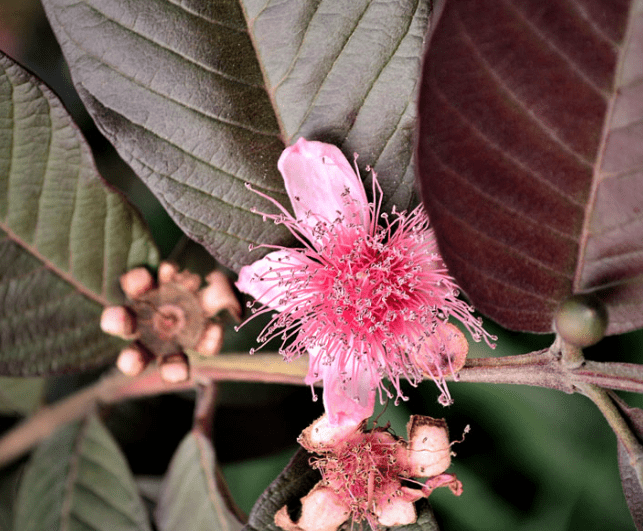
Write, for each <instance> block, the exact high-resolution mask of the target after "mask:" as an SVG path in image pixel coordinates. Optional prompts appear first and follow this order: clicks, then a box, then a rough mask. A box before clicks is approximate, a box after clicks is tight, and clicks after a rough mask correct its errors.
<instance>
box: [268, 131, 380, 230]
mask: <svg viewBox="0 0 643 531" xmlns="http://www.w3.org/2000/svg"><path fill="white" fill-rule="evenodd" d="M277 166H278V168H279V171H280V172H281V175H282V176H283V178H284V183H285V185H286V191H287V192H288V197H290V201H291V203H292V206H293V209H294V211H295V216H296V218H297V220H298V221H300V222H301V225H302V228H304V229H305V228H308V234H307V236H308V237H309V238H310V239H311V241H315V233H314V228H315V226H316V225H317V224H318V222H320V221H321V222H325V223H332V222H333V221H335V220H336V219H337V218H338V217H340V216H344V217H345V218H347V221H348V222H349V223H361V224H362V225H366V224H367V223H369V221H370V216H369V210H368V202H367V200H366V193H365V192H364V185H363V184H362V181H361V180H360V179H359V177H358V176H357V175H356V174H355V170H353V168H352V167H351V165H350V164H349V163H348V161H347V160H346V157H344V155H343V154H342V152H341V151H340V150H339V149H338V148H337V147H336V146H333V145H331V144H325V143H323V142H309V141H307V140H306V139H304V138H300V139H299V140H297V142H296V143H295V144H294V145H292V146H290V147H288V148H286V149H285V150H284V152H283V153H282V154H281V157H279V162H278V163H277ZM317 238H319V235H318V236H317Z"/></svg>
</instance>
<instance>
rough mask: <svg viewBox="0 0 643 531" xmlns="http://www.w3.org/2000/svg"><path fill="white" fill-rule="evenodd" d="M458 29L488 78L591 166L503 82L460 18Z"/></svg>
mask: <svg viewBox="0 0 643 531" xmlns="http://www.w3.org/2000/svg"><path fill="white" fill-rule="evenodd" d="M458 22H459V26H460V30H461V32H462V34H463V35H464V37H465V39H466V41H467V42H468V43H469V47H470V49H471V50H472V51H473V55H474V56H475V57H476V58H477V59H478V60H479V64H480V66H481V67H482V68H483V69H484V70H485V71H486V72H487V73H488V74H489V79H491V80H493V81H494V82H495V84H496V85H497V86H498V88H499V89H500V90H502V91H503V92H504V93H505V94H506V95H507V96H508V97H509V98H511V100H512V101H514V102H515V103H516V105H518V106H519V107H520V108H521V109H523V110H524V112H525V113H526V114H527V115H528V116H529V117H530V118H531V119H532V121H533V122H534V123H535V124H537V125H538V126H539V127H540V129H541V130H542V131H543V132H544V133H545V134H546V135H547V136H548V137H549V138H551V139H552V140H553V141H554V142H555V143H556V144H558V145H559V146H560V147H561V148H562V149H563V150H564V151H565V152H567V153H569V154H570V155H572V156H573V157H574V158H575V159H577V160H578V161H579V162H581V163H582V164H584V165H586V166H592V162H591V161H589V160H587V159H586V158H585V157H583V156H582V155H580V154H579V153H577V152H576V151H574V150H573V149H572V147H571V146H569V145H568V144H567V143H566V142H564V141H563V140H562V139H561V138H559V136H558V135H557V134H556V132H555V131H554V130H553V129H552V128H551V127H549V126H548V125H547V124H546V123H545V122H543V121H542V120H541V119H540V118H538V117H537V116H536V115H535V114H534V112H533V111H532V110H531V109H530V108H529V107H527V106H526V104H525V102H523V101H522V100H521V99H520V98H519V97H518V95H517V94H516V93H515V92H513V91H512V90H510V89H509V87H508V86H507V84H506V83H504V82H503V80H502V78H501V77H500V76H499V75H498V73H496V72H495V71H494V69H493V67H492V65H491V64H489V62H488V61H487V60H486V59H485V58H484V56H483V55H482V54H481V53H480V50H478V48H477V47H476V44H475V42H474V41H473V38H472V37H471V35H470V34H469V32H468V31H467V29H466V27H465V25H464V23H463V22H462V20H460V19H458Z"/></svg>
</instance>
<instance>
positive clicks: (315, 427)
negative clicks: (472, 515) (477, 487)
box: [275, 415, 462, 531]
mask: <svg viewBox="0 0 643 531" xmlns="http://www.w3.org/2000/svg"><path fill="white" fill-rule="evenodd" d="M365 424H366V423H365V422H364V423H361V424H360V425H358V426H348V427H339V428H337V427H333V426H331V425H330V423H329V421H328V418H327V416H326V415H324V416H322V417H321V418H320V419H318V420H316V421H315V422H313V423H312V424H311V425H310V426H309V427H308V428H306V429H305V430H304V432H303V433H302V434H301V436H300V437H299V443H300V444H301V445H302V446H303V447H304V448H306V450H308V451H310V452H314V453H316V454H318V455H319V456H320V457H317V458H313V459H311V464H312V466H313V468H316V469H318V470H319V471H320V472H321V474H322V480H321V481H320V482H319V483H317V484H316V485H315V486H314V487H313V489H312V490H311V491H310V492H309V493H308V494H307V495H306V496H305V497H304V498H302V500H301V504H302V507H301V515H300V516H299V518H298V519H297V521H296V522H293V521H292V520H291V517H290V515H289V513H288V508H287V507H282V508H281V509H280V510H279V511H278V512H277V513H276V514H275V523H276V524H277V525H278V526H279V527H281V528H282V529H285V530H286V531H336V530H337V529H338V528H339V527H340V526H341V525H342V524H343V523H344V522H345V521H347V520H348V519H349V518H350V519H352V522H353V523H360V522H362V521H363V520H366V521H367V522H368V523H369V524H370V526H371V528H372V529H377V528H378V527H379V526H380V525H382V526H386V527H389V526H400V525H407V524H411V523H413V522H415V521H416V520H417V514H416V511H415V507H414V505H413V502H415V501H417V500H419V499H420V498H423V497H426V496H428V495H429V494H431V492H432V491H433V490H434V489H436V488H438V487H449V488H450V489H451V491H452V492H453V493H454V494H455V495H456V496H459V495H460V494H461V493H462V484H461V483H460V481H458V479H457V478H456V477H455V475H453V474H446V473H445V471H446V469H447V468H448V467H449V465H450V464H451V443H450V442H449V434H448V430H447V426H446V423H445V422H444V420H439V419H433V418H431V417H424V416H420V415H414V416H412V417H411V420H410V421H409V423H408V425H407V432H408V441H406V440H404V439H401V438H399V437H395V436H394V435H392V434H391V433H389V431H388V430H387V429H385V428H375V429H373V430H371V431H366V430H365V427H366V426H365ZM416 477H422V478H428V479H427V480H426V481H424V482H420V481H416V480H414V479H412V478H416Z"/></svg>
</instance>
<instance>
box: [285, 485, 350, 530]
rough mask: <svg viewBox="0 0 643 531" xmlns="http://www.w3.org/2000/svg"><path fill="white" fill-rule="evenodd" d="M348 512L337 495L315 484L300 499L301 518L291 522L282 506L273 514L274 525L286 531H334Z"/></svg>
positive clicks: (348, 514)
mask: <svg viewBox="0 0 643 531" xmlns="http://www.w3.org/2000/svg"><path fill="white" fill-rule="evenodd" d="M349 516H350V511H349V508H348V506H347V505H345V504H344V503H342V500H341V499H340V498H339V496H337V494H336V493H335V492H334V491H333V490H332V489H330V488H328V487H323V486H321V484H320V483H317V485H315V487H313V490H311V491H310V492H309V493H308V495H306V496H305V497H304V498H302V499H301V516H300V518H299V520H297V522H293V521H292V520H291V519H290V516H289V514H288V507H286V506H284V507H282V508H281V509H280V510H279V511H277V514H275V524H277V525H278V526H279V527H281V528H282V529H285V530H286V531H336V530H337V529H338V528H339V526H340V525H342V524H343V523H344V522H345V521H346V520H348V517H349Z"/></svg>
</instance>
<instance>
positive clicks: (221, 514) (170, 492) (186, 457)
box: [155, 431, 243, 531]
mask: <svg viewBox="0 0 643 531" xmlns="http://www.w3.org/2000/svg"><path fill="white" fill-rule="evenodd" d="M215 467H216V462H215V455H214V449H213V448H212V444H211V443H210V441H209V440H208V439H207V437H205V436H204V435H203V434H201V433H199V432H197V431H192V432H190V433H189V434H188V435H187V436H186V437H185V438H184V439H183V442H181V445H180V446H179V449H178V450H177V451H176V454H175V455H174V458H173V459H172V462H171V463H170V467H169V470H168V473H167V475H166V477H165V480H164V482H163V486H162V487H161V494H160V496H159V502H158V506H157V508H156V512H155V520H156V524H157V526H158V528H159V530H160V531H183V530H185V529H190V530H193V531H235V530H240V529H241V528H242V527H243V525H242V524H241V522H240V521H239V519H238V517H237V516H236V515H235V513H234V512H233V511H232V510H231V509H230V508H229V503H230V499H229V495H228V494H227V491H226V489H225V486H224V484H223V483H222V478H220V477H218V475H217V474H216V473H215Z"/></svg>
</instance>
